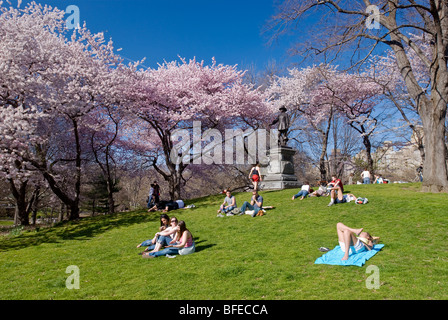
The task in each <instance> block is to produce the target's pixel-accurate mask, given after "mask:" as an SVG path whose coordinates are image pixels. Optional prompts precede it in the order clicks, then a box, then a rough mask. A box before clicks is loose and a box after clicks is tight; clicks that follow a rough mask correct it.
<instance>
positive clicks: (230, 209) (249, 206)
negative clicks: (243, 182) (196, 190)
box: [217, 189, 272, 218]
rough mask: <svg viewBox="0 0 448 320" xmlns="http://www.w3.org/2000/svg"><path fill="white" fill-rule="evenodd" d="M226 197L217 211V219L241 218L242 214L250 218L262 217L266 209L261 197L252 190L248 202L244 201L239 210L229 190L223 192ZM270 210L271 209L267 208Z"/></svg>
mask: <svg viewBox="0 0 448 320" xmlns="http://www.w3.org/2000/svg"><path fill="white" fill-rule="evenodd" d="M224 192H225V194H226V197H225V198H224V202H223V203H222V204H221V206H220V207H219V209H218V215H217V217H221V218H222V217H224V214H225V215H226V216H234V215H238V216H242V215H244V214H248V215H251V216H252V217H257V216H262V215H264V214H265V213H266V210H265V209H267V208H268V207H263V197H262V196H261V195H259V194H258V191H257V190H256V189H254V190H253V191H252V197H251V199H250V202H249V201H244V203H243V205H242V206H241V208H239V207H238V206H237V204H236V199H235V196H233V195H232V192H231V191H230V190H224ZM269 208H272V207H269Z"/></svg>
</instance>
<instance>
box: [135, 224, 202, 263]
mask: <svg viewBox="0 0 448 320" xmlns="http://www.w3.org/2000/svg"><path fill="white" fill-rule="evenodd" d="M178 226H179V230H178V231H177V233H176V236H175V238H174V239H173V241H172V243H173V244H169V245H168V246H166V247H165V249H163V250H160V251H154V252H144V253H143V254H142V257H143V258H155V257H160V256H164V255H175V254H179V255H187V254H191V253H193V252H194V251H195V250H196V247H195V243H194V241H193V235H192V234H191V232H190V230H188V229H187V226H186V224H185V221H183V220H181V221H179V224H178Z"/></svg>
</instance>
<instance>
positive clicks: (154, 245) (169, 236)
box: [137, 217, 179, 254]
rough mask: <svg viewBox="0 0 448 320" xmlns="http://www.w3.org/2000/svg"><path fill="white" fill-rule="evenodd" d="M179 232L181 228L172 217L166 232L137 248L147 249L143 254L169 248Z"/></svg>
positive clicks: (157, 234)
mask: <svg viewBox="0 0 448 320" xmlns="http://www.w3.org/2000/svg"><path fill="white" fill-rule="evenodd" d="M178 230H179V227H178V221H177V218H176V217H172V218H171V220H170V226H169V227H168V228H165V229H164V230H161V231H159V232H157V233H156V234H155V236H154V238H153V239H151V240H146V241H143V242H142V243H141V244H139V245H138V246H137V248H140V247H147V248H146V249H145V250H144V251H143V252H146V251H150V250H154V251H159V250H160V248H161V247H163V246H167V245H169V244H171V243H172V242H173V241H174V238H175V236H176V232H177V231H178ZM140 254H142V253H140Z"/></svg>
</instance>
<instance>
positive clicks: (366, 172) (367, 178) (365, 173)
mask: <svg viewBox="0 0 448 320" xmlns="http://www.w3.org/2000/svg"><path fill="white" fill-rule="evenodd" d="M361 178H362V180H363V183H364V184H370V172H369V170H367V169H365V170H364V171H363V172H362V173H361Z"/></svg>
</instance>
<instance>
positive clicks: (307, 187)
mask: <svg viewBox="0 0 448 320" xmlns="http://www.w3.org/2000/svg"><path fill="white" fill-rule="evenodd" d="M309 193H310V183H309V182H308V181H305V184H304V185H302V189H300V191H299V193H297V194H295V195H293V196H292V200H295V199H296V198H298V197H301V198H300V200H303V199H304V198H305V197H306V196H307V195H308V194H309Z"/></svg>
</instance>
